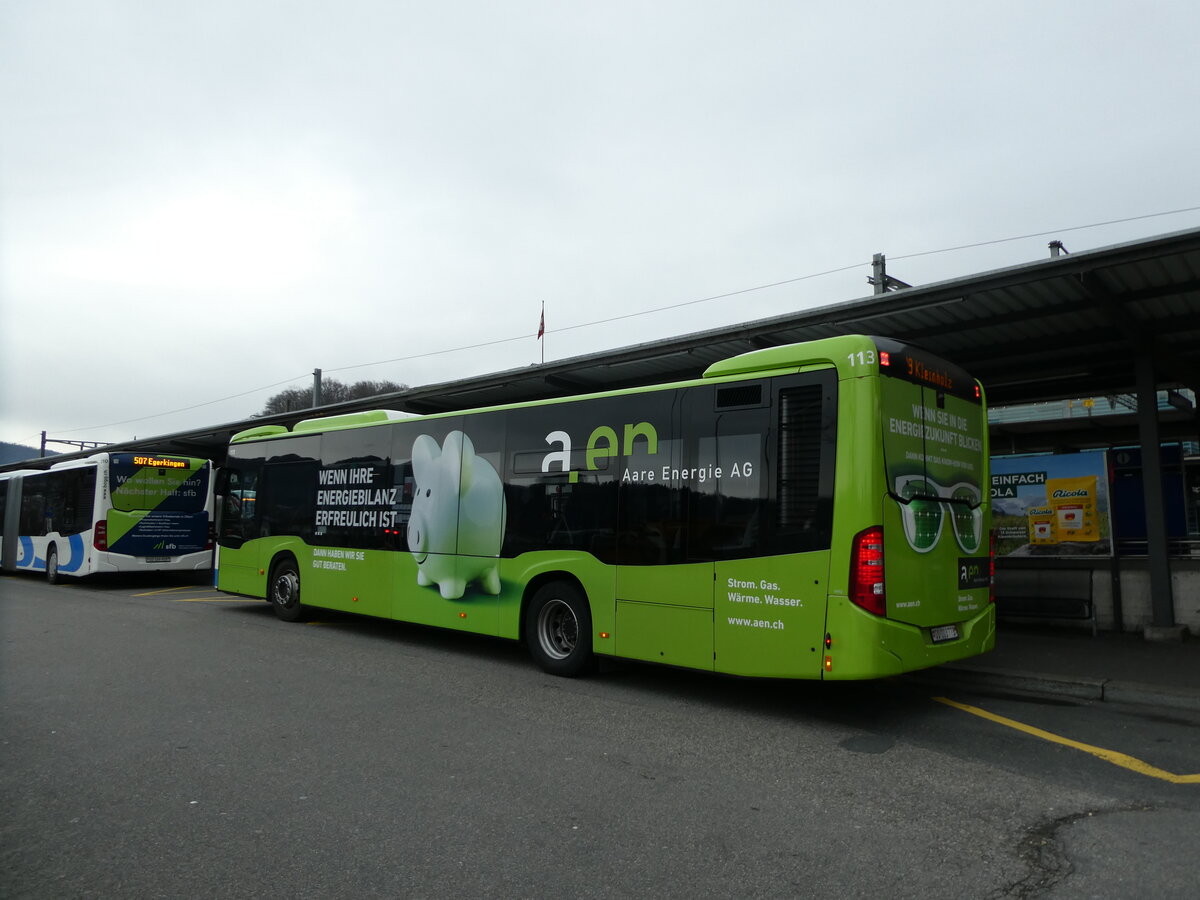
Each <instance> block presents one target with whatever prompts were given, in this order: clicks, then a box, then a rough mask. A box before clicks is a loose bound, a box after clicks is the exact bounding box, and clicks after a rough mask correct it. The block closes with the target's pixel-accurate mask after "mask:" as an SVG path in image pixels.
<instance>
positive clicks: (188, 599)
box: [171, 594, 262, 603]
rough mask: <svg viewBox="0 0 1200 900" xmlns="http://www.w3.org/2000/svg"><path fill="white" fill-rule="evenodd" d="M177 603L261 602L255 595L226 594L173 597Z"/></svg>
mask: <svg viewBox="0 0 1200 900" xmlns="http://www.w3.org/2000/svg"><path fill="white" fill-rule="evenodd" d="M171 599H172V600H174V601H175V602H176V603H261V602H262V601H261V600H255V599H254V598H253V597H230V596H228V595H226V594H220V595H214V596H212V597H172V598H171Z"/></svg>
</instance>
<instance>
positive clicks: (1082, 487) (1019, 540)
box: [991, 450, 1112, 557]
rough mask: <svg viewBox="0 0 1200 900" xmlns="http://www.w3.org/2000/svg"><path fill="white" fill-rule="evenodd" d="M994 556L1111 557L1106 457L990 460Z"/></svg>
mask: <svg viewBox="0 0 1200 900" xmlns="http://www.w3.org/2000/svg"><path fill="white" fill-rule="evenodd" d="M991 493H992V524H993V527H994V528H995V529H996V556H997V557H1001V556H1111V555H1112V521H1111V516H1110V514H1109V510H1110V503H1109V490H1108V459H1107V453H1106V452H1105V451H1103V450H1098V451H1094V452H1089V453H1066V454H1061V455H1059V454H1044V455H1039V456H994V457H992V492H991Z"/></svg>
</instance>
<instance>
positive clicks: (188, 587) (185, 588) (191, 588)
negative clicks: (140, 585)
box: [132, 584, 196, 597]
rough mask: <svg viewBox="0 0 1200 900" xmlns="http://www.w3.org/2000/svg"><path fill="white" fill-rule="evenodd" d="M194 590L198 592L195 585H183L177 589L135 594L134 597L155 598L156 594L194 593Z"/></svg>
mask: <svg viewBox="0 0 1200 900" xmlns="http://www.w3.org/2000/svg"><path fill="white" fill-rule="evenodd" d="M194 590H196V586H195V585H194V584H181V585H178V586H177V587H171V588H163V589H162V590H158V591H146V592H144V593H141V594H133V595H132V596H134V597H153V596H155V595H156V594H174V593H176V592H178V591H194Z"/></svg>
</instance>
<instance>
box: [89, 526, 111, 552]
mask: <svg viewBox="0 0 1200 900" xmlns="http://www.w3.org/2000/svg"><path fill="white" fill-rule="evenodd" d="M92 546H93V547H95V548H96V549H97V550H107V549H108V523H107V522H105V521H104V520H103V519H101V520H100V521H99V522H97V523H96V527H95V528H94V529H92Z"/></svg>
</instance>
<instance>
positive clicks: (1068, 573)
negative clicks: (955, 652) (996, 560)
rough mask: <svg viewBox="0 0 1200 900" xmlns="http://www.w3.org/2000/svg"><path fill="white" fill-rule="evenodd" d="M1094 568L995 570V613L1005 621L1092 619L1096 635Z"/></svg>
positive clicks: (1093, 630)
mask: <svg viewBox="0 0 1200 900" xmlns="http://www.w3.org/2000/svg"><path fill="white" fill-rule="evenodd" d="M1092 571H1093V570H1092V569H1091V568H1080V569H1058V568H1055V569H1050V568H1046V569H1009V568H1001V567H999V566H997V567H996V614H997V615H998V616H1001V617H1003V618H1041V619H1089V620H1091V623H1092V635H1093V636H1095V634H1096V604H1095V602H1094V599H1093V597H1092Z"/></svg>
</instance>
